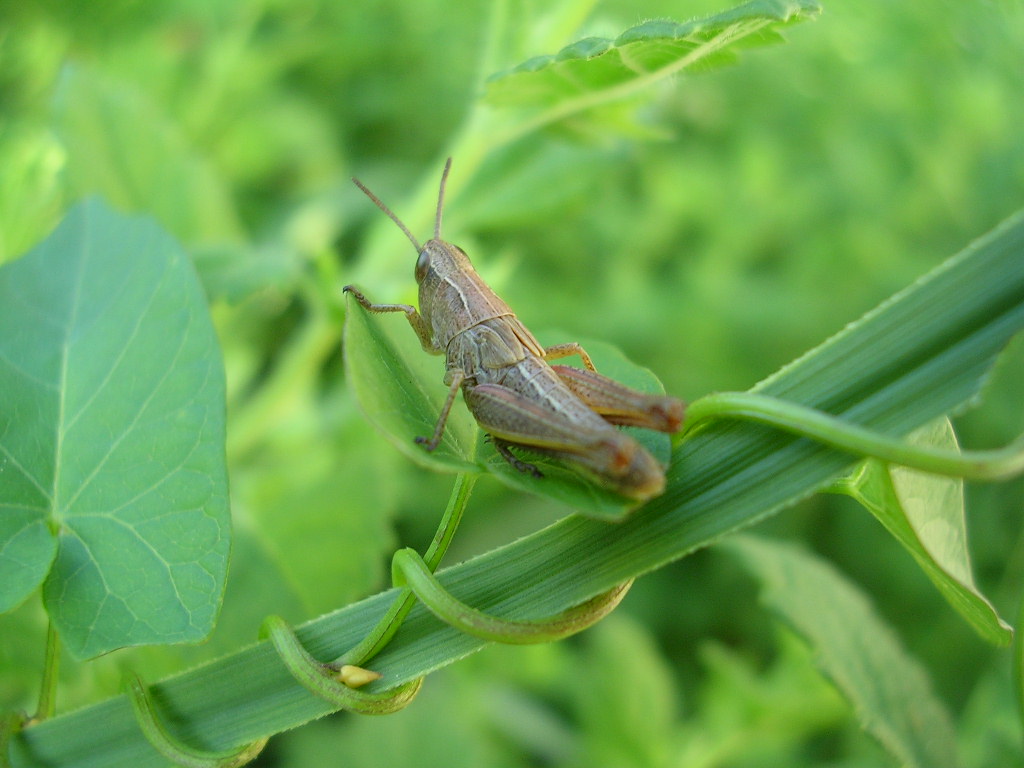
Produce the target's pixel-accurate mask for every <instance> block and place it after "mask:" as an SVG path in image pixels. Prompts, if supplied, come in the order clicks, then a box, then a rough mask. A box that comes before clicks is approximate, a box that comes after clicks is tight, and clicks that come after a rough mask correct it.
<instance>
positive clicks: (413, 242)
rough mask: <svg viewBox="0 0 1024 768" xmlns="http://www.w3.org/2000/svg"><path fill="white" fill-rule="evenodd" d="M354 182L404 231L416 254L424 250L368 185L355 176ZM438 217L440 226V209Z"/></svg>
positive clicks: (442, 184)
mask: <svg viewBox="0 0 1024 768" xmlns="http://www.w3.org/2000/svg"><path fill="white" fill-rule="evenodd" d="M448 162H449V163H450V162H451V161H450V160H449V161H448ZM445 175H446V176H447V175H448V168H447V166H445ZM352 182H353V183H354V184H355V185H356V186H357V187H359V189H361V190H362V191H363V194H365V195H366V196H367V197H368V198H370V199H371V200H373V204H374V205H376V206H377V207H378V208H380V209H381V210H382V211H384V213H386V214H387V216H388V218H389V219H391V220H392V221H393V222H395V224H397V225H398V228H399V229H400V230H402V232H404V233H405V236H406V237H408V238H409V242H410V243H412V244H413V245H414V246H415V247H416V253H419V252H420V251H422V250H423V246H422V245H420V241H419V240H417V239H416V238H415V237H413V235H412V232H410V231H409V228H408V227H407V226H405V224H403V223H402V220H401V219H399V218H398V217H397V216H395V214H394V213H392V212H391V209H390V208H388V207H387V206H386V205H384V203H382V202H381V201H380V198H379V197H377V196H376V195H375V194H373V192H371V191H370V190H369V189H367V188H366V185H365V184H363V182H361V181H360V180H359V179H357V178H356V177H355V176H353V177H352ZM441 189H442V191H443V190H444V181H442V182H441ZM437 215H438V225H440V223H441V211H440V209H438V212H437Z"/></svg>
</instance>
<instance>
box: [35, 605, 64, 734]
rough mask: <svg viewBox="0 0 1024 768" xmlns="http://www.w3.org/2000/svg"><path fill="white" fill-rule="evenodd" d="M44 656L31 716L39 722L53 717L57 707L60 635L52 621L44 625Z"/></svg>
mask: <svg viewBox="0 0 1024 768" xmlns="http://www.w3.org/2000/svg"><path fill="white" fill-rule="evenodd" d="M45 653H46V656H45V660H44V662H43V681H42V683H41V684H40V686H39V706H38V707H37V708H36V714H35V716H34V717H33V718H32V721H33V722H40V721H42V720H46V719H48V718H50V717H53V713H54V712H55V711H56V708H57V677H58V672H59V671H60V635H58V634H57V630H56V628H54V626H53V622H50V623H49V624H48V625H47V627H46V652H45Z"/></svg>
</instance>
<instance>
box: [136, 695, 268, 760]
mask: <svg viewBox="0 0 1024 768" xmlns="http://www.w3.org/2000/svg"><path fill="white" fill-rule="evenodd" d="M125 689H126V692H127V694H128V699H129V701H130V702H131V705H132V711H133V712H134V713H135V719H136V721H137V722H138V724H139V728H141V729H142V732H143V733H144V734H145V736H146V740H147V741H148V742H149V743H150V745H151V746H152V747H153V748H154V749H155V750H156V751H157V752H159V753H160V754H161V755H163V756H164V757H165V758H167V759H168V760H170V761H171V762H172V763H173V764H174V765H177V766H181V767H182V768H239V766H242V765H245V764H246V763H249V762H252V760H254V759H255V758H256V756H257V755H258V754H259V753H260V752H261V751H262V750H263V747H265V746H266V744H267V739H257V740H256V741H254V742H252V743H250V744H243V745H242V746H241V747H239V748H238V749H234V750H223V751H206V750H200V749H195V748H193V747H190V746H188V745H187V744H184V743H182V742H181V741H179V740H178V739H177V738H175V737H174V736H172V735H171V734H170V732H168V731H167V729H166V728H164V726H163V724H162V723H161V722H160V718H159V717H158V716H157V713H156V710H155V709H154V707H153V702H152V701H151V700H150V698H149V693H148V692H147V691H146V688H145V686H144V685H143V684H142V681H141V680H140V679H139V678H138V677H137V676H136V675H131V676H129V677H128V679H127V680H126V681H125Z"/></svg>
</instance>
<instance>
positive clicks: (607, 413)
mask: <svg viewBox="0 0 1024 768" xmlns="http://www.w3.org/2000/svg"><path fill="white" fill-rule="evenodd" d="M551 368H552V369H553V370H554V372H555V373H556V374H558V378H560V379H561V380H562V382H563V383H564V384H565V385H566V386H567V387H568V388H569V389H570V390H572V392H573V394H575V395H576V396H577V397H578V398H579V399H580V400H582V401H583V402H584V403H586V404H587V405H588V406H589V407H590V408H592V409H593V410H594V411H595V412H596V413H598V414H600V415H601V417H602V418H604V420H605V421H607V422H609V423H610V424H618V425H621V426H628V427H644V428H645V429H655V430H658V431H659V432H676V431H678V430H679V427H680V425H681V424H682V421H683V412H684V406H683V402H682V401H681V400H678V399H677V398H674V397H669V396H668V395H651V394H648V393H646V392H640V391H638V390H635V389H633V388H632V387H627V386H626V385H625V384H620V383H619V382H617V381H615V380H614V379H609V378H608V377H607V376H602V375H601V374H600V373H597V372H596V371H592V370H590V371H587V370H582V369H580V368H572V367H570V366H568V365H553V366H551Z"/></svg>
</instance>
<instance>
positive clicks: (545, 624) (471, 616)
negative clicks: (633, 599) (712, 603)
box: [392, 549, 633, 645]
mask: <svg viewBox="0 0 1024 768" xmlns="http://www.w3.org/2000/svg"><path fill="white" fill-rule="evenodd" d="M392 563H393V564H392V569H393V571H392V573H393V579H394V581H395V583H396V584H397V583H399V582H400V581H404V582H405V583H407V584H408V585H409V587H410V588H411V589H412V591H413V592H414V593H415V595H416V597H418V598H419V599H420V600H421V601H423V603H424V605H426V606H427V608H429V609H430V611H431V612H432V613H433V614H434V615H435V616H437V617H438V618H439V619H441V620H442V621H445V622H447V623H448V624H451V625H452V626H453V627H455V628H456V629H459V630H462V631H463V632H466V633H467V634H470V635H473V636H474V637H479V638H480V639H481V640H491V641H494V642H498V643H509V644H513V645H526V644H531V643H548V642H551V641H553V640H561V639H562V638H563V637H568V636H569V635H574V634H576V633H577V632H580V631H582V630H584V629H586V628H587V627H589V626H591V625H593V624H596V623H597V622H598V621H600V620H601V619H603V618H604V617H605V616H607V615H608V614H609V613H611V611H612V610H613V609H614V608H615V606H617V605H618V604H619V602H620V601H621V600H622V598H623V597H624V596H625V594H626V592H628V591H629V587H630V585H631V584H632V583H633V582H632V580H629V581H626V582H624V583H622V584H619V585H618V586H616V587H613V588H612V589H610V590H608V591H607V592H602V593H601V594H600V595H598V596H597V597H594V598H591V599H590V600H587V601H586V602H585V603H581V604H580V605H577V606H574V607H573V608H569V609H567V610H565V611H562V612H561V613H558V614H555V615H554V616H551V617H548V618H544V619H528V620H525V621H515V620H511V619H502V618H498V617H497V616H492V615H490V614H487V613H484V612H483V611H478V610H477V609H475V608H471V607H470V606H468V605H466V604H465V603H463V602H461V601H460V600H458V599H457V598H455V596H454V595H452V594H451V592H449V591H448V590H446V589H445V588H444V587H443V586H441V583H440V582H439V581H438V580H437V578H436V577H435V576H434V574H433V573H431V571H430V569H429V568H428V567H427V564H426V563H425V562H424V561H423V558H421V557H420V556H419V554H418V553H417V552H416V550H414V549H400V550H399V551H398V552H396V553H395V557H394V560H393V561H392Z"/></svg>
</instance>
